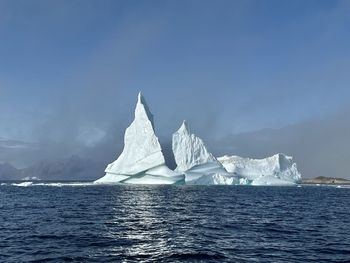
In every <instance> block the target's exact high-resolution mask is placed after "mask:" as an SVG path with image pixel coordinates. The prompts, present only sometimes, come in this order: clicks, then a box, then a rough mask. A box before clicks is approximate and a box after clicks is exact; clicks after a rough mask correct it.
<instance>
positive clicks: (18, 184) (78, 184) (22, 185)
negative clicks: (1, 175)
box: [1, 182, 94, 187]
mask: <svg viewBox="0 0 350 263" xmlns="http://www.w3.org/2000/svg"><path fill="white" fill-rule="evenodd" d="M1 185H7V184H1ZM11 185H13V186H21V187H28V186H54V187H62V186H91V185H94V183H93V182H70V183H34V182H22V183H12V184H11Z"/></svg>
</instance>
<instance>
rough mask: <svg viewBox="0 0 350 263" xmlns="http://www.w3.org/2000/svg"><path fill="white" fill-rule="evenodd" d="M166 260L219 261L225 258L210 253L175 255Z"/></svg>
mask: <svg viewBox="0 0 350 263" xmlns="http://www.w3.org/2000/svg"><path fill="white" fill-rule="evenodd" d="M167 258H168V259H177V260H221V259H225V258H226V257H225V256H224V255H221V254H212V253H201V252H198V253H176V254H172V255H170V256H168V257H167Z"/></svg>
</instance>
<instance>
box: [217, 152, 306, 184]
mask: <svg viewBox="0 0 350 263" xmlns="http://www.w3.org/2000/svg"><path fill="white" fill-rule="evenodd" d="M218 160H219V161H220V162H221V163H222V164H223V166H224V167H225V168H226V170H227V171H228V172H230V173H235V174H237V175H240V176H242V177H243V178H246V179H247V180H248V182H249V183H250V184H252V185H289V184H295V183H297V182H299V181H300V180H301V175H300V173H299V171H298V169H297V165H296V163H294V162H293V158H292V157H290V156H286V155H284V154H281V153H279V154H276V155H273V156H271V157H268V158H265V159H250V158H243V157H240V156H234V155H233V156H228V155H225V156H222V157H219V158H218Z"/></svg>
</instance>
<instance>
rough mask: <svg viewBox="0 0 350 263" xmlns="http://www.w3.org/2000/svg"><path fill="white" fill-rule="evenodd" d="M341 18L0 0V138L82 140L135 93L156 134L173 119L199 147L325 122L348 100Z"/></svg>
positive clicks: (157, 4) (122, 122) (168, 4)
mask: <svg viewBox="0 0 350 263" xmlns="http://www.w3.org/2000/svg"><path fill="white" fill-rule="evenodd" d="M349 11H350V3H349V1H333V0H332V1H322V0H318V1H312V0H308V1H304V0H302V1H297V0H295V1H272V0H271V1H268V0H266V1H249V0H245V1H225V0H220V1H206V0H200V1H152V0H151V1H108V0H103V1H97V0H95V1H92V0H81V1H80V0H74V1H64V0H60V1H58V0H49V1H37V0H31V1H25V0H22V1H21V0H15V1H12V0H1V1H0V123H1V126H0V137H6V138H10V139H17V140H24V141H33V142H37V141H39V142H40V141H42V142H45V143H50V142H55V143H61V142H65V143H67V144H71V145H75V146H76V144H79V143H80V144H83V145H85V146H86V145H90V144H93V143H94V142H95V141H96V142H97V141H98V140H103V138H104V136H106V134H108V132H109V130H110V129H111V127H112V126H113V127H114V126H116V127H117V128H116V130H118V134H122V133H123V131H124V129H125V127H126V125H127V124H128V123H129V122H130V121H131V120H132V114H133V109H134V104H135V102H136V96H137V92H138V91H139V90H142V91H143V93H144V95H145V97H146V99H147V101H148V104H149V106H150V109H151V111H152V112H153V114H154V115H155V120H156V129H157V132H158V134H159V135H160V136H161V137H162V136H163V137H169V138H170V136H171V133H172V132H173V131H174V130H176V129H177V128H178V126H179V125H180V123H181V120H182V119H187V120H188V122H189V123H190V126H191V127H192V129H193V130H195V131H196V132H197V133H199V134H202V137H204V138H205V139H207V140H208V139H210V138H212V139H219V138H221V137H224V136H227V135H230V134H238V133H242V132H247V131H256V130H260V129H264V128H281V127H285V126H288V125H293V124H297V123H301V122H304V121H308V120H313V119H320V118H323V117H324V116H329V115H331V114H334V113H335V112H337V111H339V110H342V108H344V107H346V105H347V104H349V98H350V91H349V83H350V82H349V80H350V74H349V68H350V52H349V47H350V34H349V28H350V16H349V15H348V14H349ZM116 130H114V131H116ZM118 136H119V137H118ZM118 136H116V139H115V141H116V142H117V140H119V139H121V137H120V136H121V135H118ZM118 143H120V142H119V141H118ZM75 146H74V147H75ZM74 147H73V148H74Z"/></svg>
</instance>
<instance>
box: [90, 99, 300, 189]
mask: <svg viewBox="0 0 350 263" xmlns="http://www.w3.org/2000/svg"><path fill="white" fill-rule="evenodd" d="M172 139H173V140H172V149H173V153H174V157H175V161H176V164H177V168H176V169H175V171H173V170H171V169H169V168H168V167H167V166H166V164H165V159H164V155H163V153H162V148H161V145H160V143H159V140H158V138H157V136H156V135H155V132H154V122H153V115H152V113H151V112H150V111H149V108H148V106H147V103H146V102H145V99H144V97H143V96H142V94H141V92H140V93H139V95H138V100H137V104H136V109H135V118H134V121H133V122H132V123H131V125H130V126H129V127H128V128H127V129H126V131H125V136H124V149H123V151H122V153H121V154H120V156H119V157H118V158H117V160H115V161H114V162H112V163H110V164H109V165H108V166H107V168H106V169H105V173H106V174H105V176H103V177H101V178H100V179H98V180H96V181H95V183H97V184H114V183H125V184H183V183H186V184H205V185H210V184H225V185H240V184H251V185H290V184H295V183H297V182H298V181H299V180H300V178H301V176H300V173H299V172H298V170H297V167H296V164H295V163H293V161H292V158H291V157H289V156H285V155H283V154H277V155H274V156H272V157H269V158H266V159H261V160H254V159H245V158H242V157H239V156H226V155H225V156H223V157H220V158H215V157H214V156H213V155H212V154H211V153H210V152H209V151H208V149H207V147H206V146H205V144H204V142H203V141H202V140H201V139H200V138H199V137H197V136H196V135H195V134H193V133H191V132H190V130H189V129H188V126H187V124H186V122H185V121H184V122H183V123H182V125H181V127H180V128H179V130H178V131H176V132H175V133H174V134H173V138H172Z"/></svg>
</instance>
